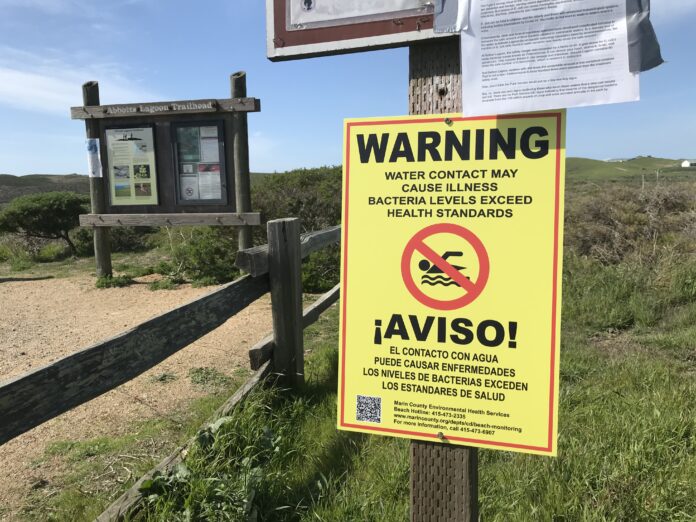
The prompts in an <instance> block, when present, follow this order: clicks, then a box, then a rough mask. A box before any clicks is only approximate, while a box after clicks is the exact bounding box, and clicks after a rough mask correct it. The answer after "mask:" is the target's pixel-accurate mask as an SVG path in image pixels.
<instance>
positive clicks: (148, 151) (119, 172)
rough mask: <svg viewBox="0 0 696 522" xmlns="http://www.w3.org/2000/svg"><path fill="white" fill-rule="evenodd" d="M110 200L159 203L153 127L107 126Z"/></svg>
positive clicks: (141, 203)
mask: <svg viewBox="0 0 696 522" xmlns="http://www.w3.org/2000/svg"><path fill="white" fill-rule="evenodd" d="M106 150H107V155H108V163H109V192H110V196H111V204H112V205H114V206H117V205H157V204H158V197H157V168H156V164H155V140H154V132H153V129H152V127H137V128H129V129H106Z"/></svg>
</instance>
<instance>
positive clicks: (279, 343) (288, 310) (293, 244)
mask: <svg viewBox="0 0 696 522" xmlns="http://www.w3.org/2000/svg"><path fill="white" fill-rule="evenodd" d="M267 228H268V265H269V276H270V281H271V312H272V314H273V345H274V349H273V368H274V370H275V372H276V373H278V374H279V375H280V380H281V382H282V383H283V384H284V385H286V386H290V387H299V386H301V385H302V384H303V383H304V348H303V339H302V275H301V270H302V259H301V257H300V220H299V219H297V218H291V219H276V220H274V221H269V222H268V225H267Z"/></svg>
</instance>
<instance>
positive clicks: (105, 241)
mask: <svg viewBox="0 0 696 522" xmlns="http://www.w3.org/2000/svg"><path fill="white" fill-rule="evenodd" d="M82 103H83V105H84V106H85V107H89V106H91V105H99V83H97V82H87V83H85V84H84V85H83V86H82ZM85 129H86V131H87V139H100V136H99V122H98V121H96V120H89V119H87V120H85ZM103 176H104V175H103V174H102V177H101V178H93V177H90V178H89V195H90V200H91V202H92V206H91V209H92V214H104V213H105V212H106V187H105V183H104V177H103ZM92 230H93V232H94V259H95V261H96V264H97V277H110V276H111V274H112V269H111V243H110V241H109V235H110V230H111V229H110V228H108V227H92Z"/></svg>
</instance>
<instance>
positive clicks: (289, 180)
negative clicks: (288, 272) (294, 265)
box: [252, 166, 342, 292]
mask: <svg viewBox="0 0 696 522" xmlns="http://www.w3.org/2000/svg"><path fill="white" fill-rule="evenodd" d="M341 183H342V181H341V167H338V166H337V167H321V168H318V169H300V170H294V171H291V172H287V173H285V174H278V175H273V176H268V177H267V178H265V179H264V180H263V181H261V182H260V183H259V184H258V185H256V186H255V187H254V191H253V194H252V202H253V208H254V210H255V211H257V212H261V213H262V215H263V217H264V218H265V219H266V220H267V221H270V220H273V219H280V218H286V217H297V218H300V219H301V220H302V230H303V232H311V231H315V230H322V229H324V228H327V227H331V226H334V225H338V224H339V223H340V222H341ZM254 237H255V244H262V243H265V242H266V229H265V227H257V228H256V230H255V234H254ZM339 267H340V249H339V248H338V247H334V248H327V249H323V250H321V251H319V252H316V253H314V254H312V255H311V256H310V257H309V258H308V259H307V260H306V262H305V264H304V265H303V270H302V283H303V289H304V291H305V292H325V291H327V290H329V289H330V288H332V287H333V286H334V285H336V284H337V283H338V280H339Z"/></svg>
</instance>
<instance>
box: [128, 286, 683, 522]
mask: <svg viewBox="0 0 696 522" xmlns="http://www.w3.org/2000/svg"><path fill="white" fill-rule="evenodd" d="M566 297H567V299H568V300H570V301H572V300H574V294H572V293H568V294H567V296H566ZM614 306H616V307H620V301H619V302H615V304H614ZM629 308H630V307H629ZM659 312H660V313H661V314H662V318H661V319H658V318H653V319H652V320H650V321H649V322H650V323H651V324H654V326H652V327H650V328H645V329H643V330H641V329H635V330H630V331H629V330H626V331H624V333H616V332H614V333H611V331H609V333H607V334H604V335H602V336H600V337H597V335H596V333H594V332H596V330H593V329H592V328H590V327H589V326H591V325H588V323H586V322H584V319H581V320H580V321H578V322H575V321H574V320H573V319H572V317H567V318H566V319H565V323H566V324H565V328H564V333H563V351H562V363H561V398H560V429H559V455H558V457H557V458H547V457H539V456H531V455H523V454H516V453H508V452H501V451H491V450H483V451H481V453H480V455H481V462H480V501H481V514H482V517H483V520H493V521H510V520H512V521H517V520H519V521H527V520H544V521H545V520H558V521H561V520H567V521H575V520H583V521H584V520H587V521H595V520H596V521H604V520H617V521H624V520H626V521H628V520H631V521H633V520H654V521H667V520H674V521H677V520H684V521H686V520H694V518H695V517H696V383H695V382H694V375H693V371H694V368H695V367H696V361H694V360H693V359H690V358H689V354H692V355H693V353H694V351H693V349H694V346H695V344H696V343H695V342H694V341H692V340H691V339H693V337H689V335H688V333H687V334H683V335H682V336H681V337H680V335H681V334H676V333H671V332H674V331H675V329H678V328H681V327H684V326H687V327H690V328H692V329H694V328H696V327H693V326H692V325H693V324H694V323H693V319H695V318H696V302H692V303H687V304H683V305H681V306H679V307H676V308H672V309H669V310H667V309H660V310H659ZM629 313H630V312H625V314H626V315H629ZM593 324H594V323H593ZM595 326H596V324H595ZM656 336H657V337H656ZM675 336H676V337H675ZM337 337H338V332H337V311H336V309H333V310H332V311H330V312H329V313H328V314H327V315H326V316H325V317H323V318H322V321H321V322H320V323H319V325H318V326H315V327H312V328H310V329H308V330H307V331H306V335H305V342H306V346H307V349H308V351H309V352H310V353H311V356H310V357H309V358H308V361H307V375H308V382H307V385H306V386H305V388H304V389H302V390H300V391H299V392H298V393H296V394H290V393H288V392H284V391H282V390H278V389H271V390H266V391H263V392H261V393H259V394H256V395H254V396H253V398H252V399H251V400H250V401H249V402H248V403H247V404H246V405H245V407H244V408H243V409H241V410H240V411H238V412H235V413H234V414H233V415H232V416H231V417H230V418H227V419H225V420H224V421H223V423H222V425H221V426H220V427H219V429H218V430H217V432H216V433H208V434H206V435H205V437H201V441H202V442H201V444H200V445H199V447H198V448H197V449H196V450H195V451H194V452H193V453H192V454H191V455H190V457H189V458H188V459H187V461H186V469H185V470H179V471H182V473H181V474H180V475H178V476H174V477H169V478H166V477H162V478H160V481H159V482H157V483H154V484H152V487H153V489H152V490H151V491H148V492H149V493H151V494H152V495H153V496H152V497H150V501H149V506H148V508H147V510H146V511H145V512H144V513H141V514H140V515H139V516H138V517H135V519H136V520H148V521H149V520H152V521H154V520H185V519H187V518H186V517H191V519H194V520H195V519H197V517H198V518H200V519H204V518H205V517H206V516H210V514H211V513H213V512H216V513H220V515H219V519H223V518H224V517H225V516H227V517H229V518H227V519H229V520H247V518H246V517H249V516H257V517H258V520H283V521H285V520H287V521H310V520H312V521H317V520H318V521H327V522H328V521H338V520H350V521H353V520H354V521H375V522H377V521H386V522H389V521H394V522H396V521H403V520H407V519H408V493H409V492H408V481H409V463H408V441H404V440H401V439H392V438H387V437H380V436H367V435H361V434H355V433H348V432H339V431H337V430H336V429H335V411H336V410H335V408H336V391H335V390H336V364H337V353H336V345H337ZM684 341H686V344H682V342H684ZM689 361H690V362H689ZM254 514H255V515H254Z"/></svg>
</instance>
